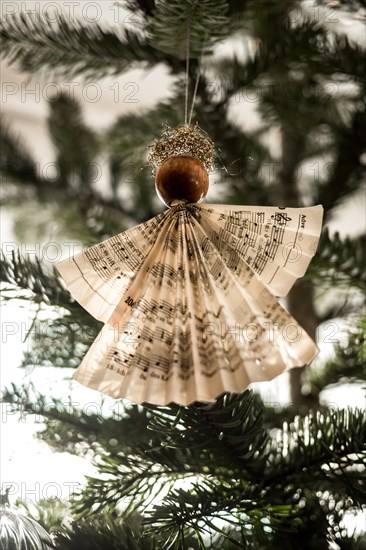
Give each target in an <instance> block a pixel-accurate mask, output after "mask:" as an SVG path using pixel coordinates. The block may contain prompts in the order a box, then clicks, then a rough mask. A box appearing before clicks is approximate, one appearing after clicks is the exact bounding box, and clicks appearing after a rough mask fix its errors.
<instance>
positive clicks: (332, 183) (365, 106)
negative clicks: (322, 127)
mask: <svg viewBox="0 0 366 550" xmlns="http://www.w3.org/2000/svg"><path fill="white" fill-rule="evenodd" d="M365 127H366V102H365V101H363V102H361V101H360V103H359V107H358V109H357V110H356V111H355V112H354V114H353V116H352V118H351V121H350V123H349V124H347V123H345V124H343V125H342V124H339V123H338V122H337V123H336V124H335V125H334V126H333V128H334V132H335V144H334V152H335V161H334V162H333V163H332V169H331V170H330V175H329V178H328V180H327V181H326V182H324V183H321V184H320V185H318V187H317V189H316V196H315V198H314V202H315V203H320V204H323V206H324V209H325V210H326V211H327V210H330V209H331V208H334V206H337V205H338V204H339V202H340V201H342V200H343V199H344V198H345V197H346V196H347V195H349V193H351V192H353V191H355V190H357V189H359V187H360V186H361V184H362V183H363V182H364V181H365V180H364V166H363V164H362V155H363V154H365V152H366V136H365V132H364V129H365Z"/></svg>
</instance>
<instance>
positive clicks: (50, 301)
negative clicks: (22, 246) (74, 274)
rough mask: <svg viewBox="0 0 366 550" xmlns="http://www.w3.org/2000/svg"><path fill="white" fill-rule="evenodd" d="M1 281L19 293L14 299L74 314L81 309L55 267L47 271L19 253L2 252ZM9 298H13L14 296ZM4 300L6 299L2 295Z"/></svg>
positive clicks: (43, 266) (36, 262) (36, 259)
mask: <svg viewBox="0 0 366 550" xmlns="http://www.w3.org/2000/svg"><path fill="white" fill-rule="evenodd" d="M0 282H2V283H4V284H5V285H8V288H9V289H14V290H16V289H17V290H19V291H20V293H19V294H17V298H23V299H31V300H32V301H34V302H36V303H44V304H46V305H55V306H58V307H62V308H65V309H68V310H69V311H73V312H76V309H77V308H80V306H79V305H76V303H75V301H74V300H73V299H72V298H71V296H70V294H69V292H68V291H67V290H66V289H65V287H64V285H63V283H62V281H61V279H60V277H59V275H58V274H57V272H56V269H55V268H53V269H52V270H51V271H50V270H47V268H46V266H45V265H44V264H42V262H41V261H40V260H39V259H38V258H35V259H34V260H32V259H31V258H30V257H28V256H22V255H21V254H20V252H14V251H12V253H11V254H5V253H4V252H3V251H2V252H1V267H0ZM11 297H12V298H14V295H12V296H11ZM3 298H4V299H7V298H6V297H5V296H4V295H3Z"/></svg>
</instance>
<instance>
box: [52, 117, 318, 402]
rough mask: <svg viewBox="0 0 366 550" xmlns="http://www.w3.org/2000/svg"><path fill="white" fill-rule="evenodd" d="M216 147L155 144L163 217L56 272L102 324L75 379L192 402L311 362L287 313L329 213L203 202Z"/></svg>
mask: <svg viewBox="0 0 366 550" xmlns="http://www.w3.org/2000/svg"><path fill="white" fill-rule="evenodd" d="M213 159H214V147H213V144H212V142H211V140H209V139H208V138H207V136H206V135H204V134H203V133H202V132H201V131H200V130H199V128H198V127H190V126H187V125H186V126H184V127H182V128H176V129H173V130H170V131H167V132H166V134H165V135H163V137H162V138H161V139H160V140H158V141H157V142H156V143H155V145H154V147H153V148H152V151H151V154H150V162H151V164H152V166H153V167H154V169H155V171H156V189H157V193H158V194H159V196H160V198H161V199H162V200H163V202H164V203H165V204H166V205H167V206H168V207H169V208H168V209H167V210H165V211H164V212H163V213H161V214H159V215H157V216H155V217H154V218H152V219H150V220H149V221H147V222H145V223H142V224H141V225H138V226H137V227H134V228H132V229H129V230H127V231H124V232H123V233H120V234H119V235H116V236H115V237H112V238H110V239H107V240H106V241H104V242H102V243H100V244H97V245H95V246H92V247H91V248H89V249H87V250H85V251H84V252H82V253H80V254H77V255H76V256H74V257H72V258H70V259H68V260H66V261H63V262H61V263H59V264H58V265H57V268H58V270H59V272H60V273H61V275H62V277H63V278H64V280H65V282H66V284H67V286H68V288H69V290H70V292H71V294H72V295H73V296H74V298H75V299H76V300H77V301H78V302H79V303H80V304H81V305H82V306H83V307H84V308H85V309H86V310H87V311H88V312H89V313H90V314H91V315H93V316H94V317H96V318H97V319H99V320H101V321H103V322H104V323H105V326H104V327H103V329H102V331H101V332H100V334H99V336H98V337H97V339H96V340H95V342H94V343H93V344H92V346H91V348H90V349H89V351H88V352H87V354H86V356H85V358H84V360H83V361H82V363H81V365H80V366H79V368H78V369H77V371H76V373H75V375H74V378H75V379H76V380H78V381H79V382H81V383H82V384H85V385H86V386H88V387H90V388H94V389H96V390H99V391H100V392H102V393H104V394H107V395H110V396H112V397H114V398H122V397H123V398H126V399H129V400H131V401H134V402H135V403H142V402H149V403H154V404H157V405H166V404H168V403H170V402H175V403H178V404H181V405H188V404H190V403H192V402H194V401H213V400H215V398H216V397H218V396H219V395H220V394H221V393H223V392H241V391H242V390H244V389H245V388H246V387H247V386H248V385H249V384H250V383H251V382H258V381H264V380H270V379H272V378H273V377H275V376H277V375H279V374H280V373H282V372H283V371H285V370H287V369H290V368H292V367H300V366H304V365H306V364H307V363H309V362H310V361H311V360H312V359H313V358H314V356H315V355H316V354H317V353H318V348H317V346H316V345H315V343H314V342H313V341H312V339H311V338H310V337H309V336H308V335H307V334H306V332H305V331H304V330H303V329H302V328H301V327H300V326H299V325H298V323H297V322H296V321H295V320H294V319H293V318H292V317H291V316H290V315H289V313H288V312H287V311H286V310H285V309H284V308H283V307H282V305H280V304H279V303H278V301H277V299H276V298H275V296H286V295H287V293H288V292H289V290H290V289H291V287H292V286H293V284H294V283H295V281H296V279H298V278H299V277H301V276H302V275H304V273H305V271H306V269H307V267H308V265H309V262H310V260H311V258H312V256H313V255H314V254H315V251H316V248H317V243H318V239H319V234H320V231H321V225H322V216H323V208H322V207H321V206H314V207H310V208H278V207H260V206H236V205H234V206H229V205H222V204H202V203H201V204H199V202H200V201H201V200H202V199H203V198H204V196H205V195H206V193H207V189H208V172H209V171H210V169H211V167H212V163H213Z"/></svg>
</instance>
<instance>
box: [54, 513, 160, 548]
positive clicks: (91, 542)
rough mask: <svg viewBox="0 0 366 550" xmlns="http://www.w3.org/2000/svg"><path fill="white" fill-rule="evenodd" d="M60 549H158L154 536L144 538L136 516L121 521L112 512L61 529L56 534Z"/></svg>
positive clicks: (78, 521) (158, 545)
mask: <svg viewBox="0 0 366 550" xmlns="http://www.w3.org/2000/svg"><path fill="white" fill-rule="evenodd" d="M55 538H56V545H57V548H58V549H59V550H102V549H105V550H107V549H113V550H127V549H128V550H160V549H161V543H160V542H159V541H158V538H157V537H155V536H147V535H146V534H145V533H144V532H143V529H142V527H141V518H140V517H139V516H138V515H135V516H133V517H130V518H128V520H126V519H125V518H122V517H121V516H118V514H117V513H116V512H115V511H114V512H113V511H108V510H103V511H102V512H101V513H99V514H98V515H96V516H95V517H93V518H92V519H90V518H84V519H81V520H80V519H79V520H77V521H75V522H73V524H72V525H70V526H68V527H65V526H63V528H62V531H61V530H60V531H59V532H58V533H57V535H56V537H55Z"/></svg>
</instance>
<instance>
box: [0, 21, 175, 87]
mask: <svg viewBox="0 0 366 550" xmlns="http://www.w3.org/2000/svg"><path fill="white" fill-rule="evenodd" d="M123 34H124V36H123V38H121V37H119V36H118V35H117V34H116V33H115V32H113V31H112V30H104V29H103V28H102V27H101V26H100V25H98V24H97V23H93V25H89V26H85V25H82V24H81V23H80V22H79V23H71V22H70V21H68V20H67V18H66V16H62V17H61V16H59V17H58V22H57V24H52V23H51V22H50V21H48V20H42V21H37V22H36V21H35V20H34V19H33V18H32V17H31V16H29V15H27V14H24V13H20V14H19V15H18V14H16V15H13V16H11V17H9V16H8V17H7V18H6V21H4V22H3V23H2V24H1V25H0V45H1V49H2V55H3V58H5V59H7V61H8V63H10V64H14V63H15V64H17V66H18V67H19V69H20V70H22V71H26V72H29V73H34V72H37V71H39V70H40V69H41V68H43V67H46V68H47V69H48V70H50V71H52V73H54V74H57V75H58V76H60V77H61V76H63V77H68V78H72V77H74V76H76V75H83V76H84V77H85V78H87V79H92V78H101V77H103V76H106V75H114V74H119V73H122V72H123V71H125V70H126V69H129V68H131V64H134V63H140V64H142V65H144V66H145V67H148V66H152V65H155V64H156V63H160V62H162V61H165V60H166V59H167V58H168V59H169V56H167V55H166V54H163V53H162V52H160V51H159V50H157V49H155V48H154V47H153V46H152V45H151V44H149V43H148V42H147V41H146V39H144V38H142V37H141V35H139V34H137V33H135V32H133V31H131V30H127V29H124V33H123Z"/></svg>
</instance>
